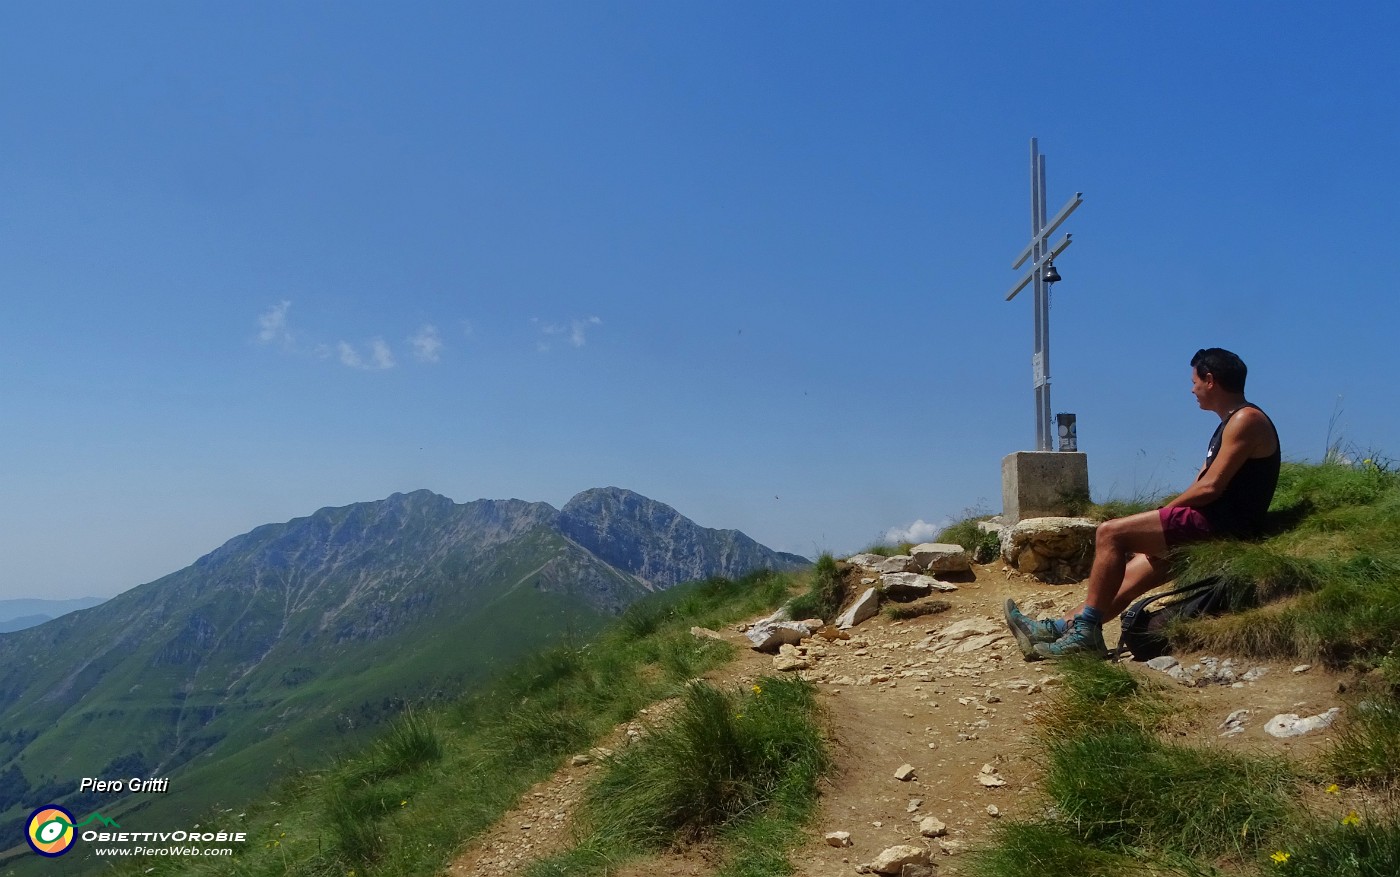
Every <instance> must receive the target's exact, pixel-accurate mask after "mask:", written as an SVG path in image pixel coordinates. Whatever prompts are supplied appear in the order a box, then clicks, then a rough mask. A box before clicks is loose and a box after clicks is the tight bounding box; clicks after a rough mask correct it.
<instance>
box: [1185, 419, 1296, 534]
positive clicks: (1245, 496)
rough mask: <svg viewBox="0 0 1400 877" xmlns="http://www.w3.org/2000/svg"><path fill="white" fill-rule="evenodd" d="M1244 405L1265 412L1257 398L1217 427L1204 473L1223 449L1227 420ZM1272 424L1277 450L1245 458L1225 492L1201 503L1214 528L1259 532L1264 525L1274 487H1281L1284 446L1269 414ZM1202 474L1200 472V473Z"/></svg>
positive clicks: (1211, 440)
mask: <svg viewBox="0 0 1400 877" xmlns="http://www.w3.org/2000/svg"><path fill="white" fill-rule="evenodd" d="M1241 408H1253V409H1255V410H1256V411H1258V412H1259V413H1260V414H1264V411H1263V409H1262V408H1260V407H1259V406H1258V405H1255V404H1254V403H1253V402H1246V403H1244V404H1243V405H1241V406H1240V407H1239V408H1236V409H1235V410H1234V411H1231V412H1230V414H1229V415H1228V416H1227V417H1226V418H1225V419H1224V420H1222V421H1220V425H1219V426H1218V427H1216V428H1215V434H1214V435H1212V436H1211V437H1210V448H1209V449H1208V450H1207V451H1206V466H1205V468H1204V469H1202V470H1201V475H1205V474H1206V472H1209V471H1210V467H1211V464H1213V463H1214V462H1215V457H1216V455H1217V454H1219V453H1220V439H1221V436H1223V435H1224V434H1225V424H1227V423H1229V422H1230V418H1231V417H1234V416H1235V413H1236V412H1238V411H1239V410H1240V409H1241ZM1264 419H1265V420H1268V421H1269V428H1270V429H1272V430H1273V431H1274V452H1273V453H1272V454H1270V455H1269V456H1267V457H1257V458H1254V459H1250V460H1245V461H1244V465H1243V466H1241V467H1240V468H1239V471H1238V472H1236V473H1235V477H1233V478H1231V479H1230V483H1229V484H1227V485H1225V492H1224V493H1223V494H1221V495H1220V498H1219V499H1217V500H1216V501H1215V502H1213V503H1211V504H1210V505H1206V506H1201V508H1200V512H1201V514H1203V515H1205V518H1206V521H1207V522H1208V523H1209V524H1210V529H1211V532H1213V533H1216V534H1218V535H1221V536H1257V535H1259V533H1260V531H1262V530H1263V528H1264V514H1265V512H1267V511H1268V510H1269V503H1271V502H1273V499H1274V488H1276V487H1278V470H1279V463H1280V462H1281V461H1282V459H1283V455H1282V447H1281V446H1280V444H1279V440H1278V428H1277V427H1275V426H1274V422H1273V420H1270V419H1269V415H1267V414H1264ZM1198 477H1199V476H1198Z"/></svg>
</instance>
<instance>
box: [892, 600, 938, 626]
mask: <svg viewBox="0 0 1400 877" xmlns="http://www.w3.org/2000/svg"><path fill="white" fill-rule="evenodd" d="M952 608H953V604H952V603H949V602H948V601H947V600H920V601H918V602H917V603H891V604H889V605H888V606H886V607H885V608H884V609H882V610H880V611H881V612H882V613H883V614H884V616H885V617H886V618H888V619H890V620H891V621H903V620H906V619H909V618H921V617H923V616H925V615H937V614H938V613H939V612H947V611H948V610H949V609H952Z"/></svg>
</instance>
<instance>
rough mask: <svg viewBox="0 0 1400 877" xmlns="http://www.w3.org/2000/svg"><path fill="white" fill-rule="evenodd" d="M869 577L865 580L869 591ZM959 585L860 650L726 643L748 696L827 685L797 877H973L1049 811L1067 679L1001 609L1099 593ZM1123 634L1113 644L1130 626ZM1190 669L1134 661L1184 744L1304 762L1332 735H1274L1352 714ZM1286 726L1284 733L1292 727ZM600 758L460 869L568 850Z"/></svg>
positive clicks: (1242, 675)
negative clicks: (1003, 825)
mask: <svg viewBox="0 0 1400 877" xmlns="http://www.w3.org/2000/svg"><path fill="white" fill-rule="evenodd" d="M859 575H860V574H859V573H853V575H852V583H853V584H858V577H859ZM956 583H957V590H956V591H951V592H946V593H940V594H937V595H936V596H937V597H938V598H939V599H941V600H944V601H946V602H947V603H948V604H950V608H949V609H947V610H946V611H944V612H942V613H939V614H936V615H927V616H922V617H919V618H915V619H911V620H905V621H890V620H888V619H887V618H885V617H884V616H882V615H880V616H876V617H874V618H871V619H869V620H866V621H864V622H862V623H861V624H859V625H857V626H856V627H854V628H852V629H850V630H849V631H848V632H849V634H850V639H846V640H840V639H838V640H834V641H827V640H824V639H822V638H820V637H817V638H812V639H809V640H806V641H804V643H803V644H802V645H800V646H798V647H796V651H797V653H796V654H793V653H792V649H790V648H789V649H788V650H787V651H788V652H789V654H788V655H787V656H786V660H784V658H783V657H775V656H773V655H769V654H763V653H760V652H756V651H753V650H751V649H750V648H749V645H750V643H749V642H748V640H747V639H746V638H745V637H744V635H743V633H742V632H741V631H740V630H726V631H721V632H720V633H721V635H722V636H723V637H724V638H725V639H728V640H730V641H732V642H734V643H735V644H736V645H739V646H740V647H741V653H740V656H739V658H738V659H737V660H735V661H734V662H732V663H731V664H729V665H728V666H726V667H724V668H722V669H721V670H719V671H716V672H715V673H712V674H710V680H711V681H712V682H713V683H715V684H717V685H721V686H746V685H748V684H751V682H752V680H754V679H756V678H757V677H758V676H761V675H764V674H768V673H773V672H777V671H775V664H776V663H779V662H782V663H783V665H785V666H792V665H797V666H801V665H802V664H806V665H808V666H807V668H806V669H795V670H790V671H787V672H796V673H800V674H801V675H803V676H804V677H806V678H808V679H810V680H811V681H813V682H814V683H816V684H817V686H818V690H819V692H820V694H821V698H822V703H823V705H824V707H825V709H826V712H827V715H828V718H829V722H830V729H831V738H832V744H833V746H832V748H833V752H834V755H835V761H836V769H835V771H834V772H833V774H832V776H831V777H830V781H829V783H828V785H827V786H826V788H824V789H823V792H822V805H821V813H820V816H819V817H818V819H817V821H816V824H815V825H814V827H813V831H812V833H811V837H810V838H809V839H808V841H807V843H805V844H804V845H803V846H802V847H801V848H799V849H797V850H795V851H793V853H792V855H791V857H790V858H791V861H792V862H793V864H794V866H795V867H796V872H797V874H799V875H803V877H826V875H849V874H853V873H856V872H857V869H858V868H860V866H862V865H865V864H867V863H871V862H873V861H874V860H875V859H876V857H877V856H879V855H880V854H881V853H882V852H883V851H885V850H887V849H888V848H890V847H894V846H898V845H912V846H915V847H918V848H920V849H923V850H927V851H928V853H929V854H930V857H931V859H932V863H933V864H934V865H935V866H937V873H939V874H943V875H957V874H959V873H962V871H961V869H960V867H959V866H960V863H961V857H962V854H963V853H964V852H965V851H966V850H967V849H968V848H969V847H971V846H974V845H975V844H977V843H978V842H980V841H982V840H983V839H984V838H985V837H986V835H987V832H988V830H989V829H990V828H991V827H992V826H993V825H994V824H995V822H996V821H997V820H999V819H1007V818H1015V817H1025V816H1030V815H1033V814H1034V813H1036V812H1038V811H1039V810H1040V809H1041V808H1042V807H1043V806H1044V803H1043V801H1042V800H1041V799H1040V797H1039V796H1038V794H1037V783H1038V781H1039V780H1040V777H1041V769H1040V766H1039V764H1038V762H1037V752H1036V749H1035V747H1034V746H1033V745H1032V742H1031V738H1030V737H1031V733H1032V729H1033V722H1034V717H1035V714H1036V712H1037V711H1039V710H1041V709H1044V708H1045V707H1046V706H1047V704H1048V703H1049V700H1048V698H1049V696H1050V694H1051V692H1052V691H1053V690H1054V688H1055V686H1056V685H1057V684H1059V679H1058V676H1057V675H1056V672H1055V665H1054V664H1053V663H1049V662H1034V663H1027V662H1025V661H1024V660H1023V659H1022V657H1021V653H1020V651H1019V650H1018V649H1017V648H1016V643H1015V640H1014V639H1013V638H1012V637H1011V636H1010V634H1009V633H1007V632H1006V629H1005V626H1004V624H1003V623H1002V620H1001V612H1002V609H1001V607H1002V604H1003V603H1004V602H1005V600H1006V599H1007V598H1008V597H1013V598H1015V599H1016V600H1017V602H1018V603H1019V604H1020V605H1021V606H1022V608H1023V609H1025V611H1027V612H1032V611H1033V610H1032V609H1031V608H1028V607H1033V608H1034V612H1033V614H1051V613H1054V614H1059V613H1061V612H1063V611H1065V610H1067V609H1068V608H1070V607H1071V606H1073V605H1075V604H1077V603H1078V602H1079V600H1080V599H1082V597H1083V588H1082V586H1074V585H1064V586H1052V585H1046V584H1043V583H1041V582H1039V581H1037V580H1035V579H1033V578H1030V577H1029V576H1026V575H1023V574H1020V573H1018V572H1016V571H1014V570H1011V569H1008V568H1007V567H1004V566H1003V565H1002V564H1001V563H1000V562H996V563H993V564H990V565H986V566H974V567H973V570H972V572H971V573H970V574H965V575H963V576H962V577H961V580H958V581H957V582H956ZM1107 633H1108V634H1109V639H1110V646H1112V645H1113V642H1112V640H1113V638H1114V635H1115V633H1116V625H1110V626H1109V630H1108V631H1107ZM794 658H797V659H798V660H793V659H794ZM1178 658H1179V659H1180V663H1179V665H1178V666H1176V667H1167V669H1166V670H1161V669H1155V668H1152V667H1148V666H1147V665H1145V664H1131V665H1130V666H1132V667H1133V669H1134V672H1137V673H1141V674H1142V675H1143V676H1144V678H1149V679H1153V680H1155V681H1158V682H1160V683H1162V684H1163V685H1166V686H1169V687H1170V689H1171V690H1172V694H1173V697H1174V698H1175V699H1176V700H1177V702H1179V703H1180V704H1181V706H1182V709H1181V711H1180V712H1179V714H1178V716H1177V717H1176V718H1175V719H1174V720H1173V725H1172V728H1171V733H1174V734H1176V735H1178V736H1180V737H1182V738H1184V739H1188V740H1190V741H1191V742H1194V743H1196V744H1198V745H1204V746H1220V747H1227V748H1237V749H1245V750H1250V751H1260V750H1265V751H1271V752H1277V753H1282V754H1286V755H1288V756H1290V757H1298V758H1301V757H1306V756H1307V755H1309V754H1311V753H1313V752H1315V751H1316V750H1317V749H1318V748H1319V746H1320V745H1322V744H1323V743H1325V741H1326V740H1327V738H1328V737H1329V736H1330V735H1331V734H1332V733H1334V732H1332V731H1331V730H1330V729H1329V728H1327V727H1325V726H1324V727H1318V728H1316V729H1314V730H1311V731H1308V732H1307V733H1302V734H1299V735H1297V736H1292V737H1277V736H1274V735H1272V734H1270V733H1267V732H1266V725H1268V724H1269V723H1270V722H1271V720H1273V719H1274V717H1276V716H1279V715H1283V714H1293V715H1295V716H1297V717H1299V718H1300V719H1302V720H1304V721H1303V725H1304V726H1306V725H1308V724H1309V723H1308V722H1307V721H1306V719H1308V718H1309V717H1312V716H1318V715H1323V714H1325V713H1326V712H1327V711H1328V710H1329V709H1331V708H1333V707H1341V706H1343V704H1342V702H1341V699H1340V697H1339V695H1338V686H1339V682H1340V679H1339V677H1333V676H1330V675H1328V674H1327V673H1325V672H1323V671H1322V670H1321V669H1320V668H1304V667H1299V666H1297V665H1295V664H1293V663H1287V664H1284V663H1266V662H1258V663H1246V662H1242V661H1238V660H1236V661H1232V662H1231V663H1230V664H1228V665H1227V664H1226V663H1225V661H1226V657H1225V656H1209V655H1181V656H1178ZM1161 663H1162V664H1163V665H1164V666H1165V665H1167V663H1168V662H1161ZM1171 671H1174V673H1173V672H1171ZM664 709H665V705H664V704H663V705H658V706H656V707H653V708H652V710H651V711H650V712H649V714H647V715H643V716H640V717H639V722H638V723H636V724H634V725H633V726H631V727H623V728H619V729H617V731H616V732H615V733H614V735H613V737H612V739H610V740H608V741H604V743H603V744H602V745H603V746H605V747H614V746H620V745H626V740H627V739H628V736H629V734H632V735H635V734H636V733H638V732H639V731H640V727H641V726H640V723H641V722H645V721H650V720H655V719H657V718H659V717H660V716H659V714H660V713H663V712H664ZM1228 720H1233V721H1232V722H1231V721H1228ZM1273 724H1274V725H1275V726H1276V727H1275V730H1279V728H1280V727H1282V725H1287V724H1288V722H1287V721H1284V722H1282V723H1280V722H1273ZM1311 724H1314V725H1324V724H1325V723H1324V722H1322V721H1320V720H1319V721H1315V722H1312V723H1311ZM596 754H597V753H594V754H593V755H594V757H590V755H589V754H588V753H580V755H579V756H576V757H575V758H574V759H573V761H572V762H571V763H569V764H566V765H565V766H564V767H562V768H561V769H560V770H559V771H558V772H557V773H556V774H555V775H554V776H553V777H551V778H550V779H549V780H547V781H545V782H543V783H541V784H540V785H539V786H537V787H536V788H535V789H533V790H531V791H530V792H529V793H527V794H526V795H525V796H524V798H523V799H522V801H521V805H520V807H519V808H517V809H516V810H515V811H513V812H511V813H510V814H508V815H507V816H506V817H505V818H504V819H502V820H501V821H500V822H499V823H498V824H497V825H496V826H494V827H493V828H492V829H491V830H490V831H489V832H487V834H486V835H484V836H483V837H482V838H480V839H479V840H478V841H477V842H476V843H475V844H473V845H472V846H471V847H469V848H468V849H466V850H464V851H463V853H462V855H461V856H460V857H459V858H458V860H457V861H456V862H454V863H453V865H452V866H451V868H450V869H449V872H448V873H450V874H453V875H461V877H466V875H481V877H487V875H490V877H500V875H512V874H516V873H519V872H520V870H521V869H522V866H524V865H525V864H527V863H528V862H530V861H532V860H534V859H536V858H538V857H541V856H543V855H545V854H547V853H549V852H552V851H555V850H558V849H561V848H563V847H564V846H565V845H567V844H568V843H569V841H570V822H571V814H572V811H573V808H574V806H575V804H576V803H577V801H578V799H579V797H580V795H581V793H582V790H583V788H584V787H585V785H586V783H587V782H588V780H589V778H590V776H591V775H592V773H593V772H594V771H595V770H597V769H598V761H597V758H596ZM834 832H844V833H846V834H847V835H848V836H849V837H848V841H845V842H843V841H842V840H841V839H840V838H839V836H838V837H837V838H833V839H828V838H827V835H828V834H830V833H834ZM838 843H848V845H839V846H838V845H835V844H838ZM710 858H711V857H710V856H709V851H708V850H706V849H703V848H701V849H688V850H684V851H679V852H677V853H674V854H670V855H667V856H665V857H663V860H661V861H656V860H653V861H648V862H642V863H637V864H635V865H633V866H630V867H629V868H628V869H627V870H626V871H624V872H623V873H624V874H627V875H637V877H641V875H644V874H646V875H650V874H656V873H668V874H677V875H696V877H700V875H706V874H710V873H712V871H713V867H712V864H711V861H710ZM896 873H897V871H896Z"/></svg>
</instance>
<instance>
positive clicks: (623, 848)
mask: <svg viewBox="0 0 1400 877" xmlns="http://www.w3.org/2000/svg"><path fill="white" fill-rule="evenodd" d="M828 763H829V756H828V754H827V751H826V744H825V741H824V739H823V737H822V734H821V730H820V728H819V724H818V719H817V704H816V695H815V691H814V689H813V687H812V686H811V684H810V683H807V682H805V681H803V680H801V679H794V678H790V677H789V678H776V677H764V678H762V679H760V680H758V682H757V683H756V684H755V685H754V686H753V687H752V689H750V690H748V691H740V692H725V691H721V690H719V689H717V688H715V687H713V686H711V685H709V684H707V683H703V682H696V683H693V684H691V685H689V686H687V687H686V690H685V693H684V694H683V695H682V697H681V700H680V702H679V703H678V704H677V705H676V707H675V709H674V711H673V712H672V713H671V715H670V716H669V718H668V720H667V721H666V723H665V724H663V725H660V726H658V727H655V728H653V729H651V731H650V733H648V734H647V735H646V736H644V737H643V738H642V739H641V740H640V741H638V742H637V743H634V744H633V745H631V746H629V747H627V748H626V749H624V750H622V751H621V752H619V753H617V754H616V755H614V756H613V757H612V758H611V759H610V760H609V762H608V765H607V768H606V770H605V771H604V773H603V774H602V775H601V776H600V777H599V778H598V779H597V780H596V781H595V783H594V784H593V786H592V787H591V788H590V789H589V790H588V792H587V793H586V795H585V798H584V801H583V804H582V806H581V812H580V814H579V824H580V825H581V826H582V827H583V833H582V838H581V840H580V842H579V844H578V845H577V846H576V847H575V848H573V849H571V850H569V851H567V852H565V853H563V854H561V855H558V856H554V857H552V858H550V859H548V860H545V861H543V862H540V863H537V864H536V865H534V866H532V867H531V868H530V869H529V870H528V871H527V874H529V875H530V877H545V875H555V874H570V875H588V874H596V873H601V872H603V871H605V870H607V869H608V868H609V867H610V866H611V865H613V864H615V863H617V862H618V861H621V860H623V859H626V858H629V857H634V856H637V855H640V854H642V853H645V852H648V851H655V850H660V849H664V848H666V847H668V846H672V845H674V844H676V843H684V842H687V841H695V840H700V839H704V838H713V837H721V838H722V839H723V840H726V841H728V843H727V845H726V846H727V847H728V848H729V849H730V853H729V855H728V857H727V858H728V861H727V863H726V864H725V866H724V867H723V868H722V869H721V871H720V873H721V874H727V875H734V877H739V875H749V874H753V875H757V874H784V873H791V866H790V865H788V864H787V862H786V856H785V854H784V853H783V852H782V850H784V849H786V848H787V847H788V846H789V845H791V844H792V843H793V842H794V841H795V840H796V839H797V838H798V837H799V836H800V828H801V826H802V825H804V824H805V822H806V821H807V820H808V819H809V818H810V816H811V814H812V813H813V812H814V810H815V806H816V793H817V782H818V780H819V778H820V776H821V774H822V772H823V771H824V770H825V769H826V767H827V765H828ZM775 838H777V839H780V840H781V842H780V843H776V844H775V843H774V842H773V841H774V839H775Z"/></svg>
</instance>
